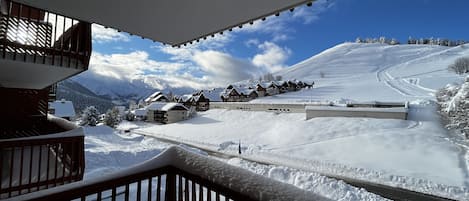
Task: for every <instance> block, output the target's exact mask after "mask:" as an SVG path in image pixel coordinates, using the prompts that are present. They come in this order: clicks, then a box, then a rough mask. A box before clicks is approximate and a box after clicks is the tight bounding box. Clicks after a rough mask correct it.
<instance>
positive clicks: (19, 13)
mask: <svg viewBox="0 0 469 201" xmlns="http://www.w3.org/2000/svg"><path fill="white" fill-rule="evenodd" d="M21 9H22V6H21V4H20V5H18V16H17V17H16V18H17V20H18V26H19V25H20V22H21V21H20V20H21ZM7 35H8V34H7ZM15 41H18V31H17V32H16V33H15ZM17 50H18V49H17V48H15V51H14V53H13V60H16V53H17Z"/></svg>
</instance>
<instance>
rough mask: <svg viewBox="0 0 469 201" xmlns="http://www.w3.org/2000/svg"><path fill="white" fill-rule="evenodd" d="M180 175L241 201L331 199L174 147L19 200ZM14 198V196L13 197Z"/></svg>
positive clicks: (72, 195)
mask: <svg viewBox="0 0 469 201" xmlns="http://www.w3.org/2000/svg"><path fill="white" fill-rule="evenodd" d="M168 173H169V174H171V173H173V174H180V175H182V176H187V177H188V178H191V179H194V181H196V182H200V180H202V181H203V182H206V183H208V184H209V185H211V186H213V188H216V189H219V190H222V191H223V193H228V194H231V195H228V196H227V197H230V198H231V197H238V199H239V197H242V198H243V199H241V200H296V201H302V200H329V199H327V198H324V197H322V196H319V195H316V194H314V193H312V192H309V191H305V190H302V189H299V188H297V187H295V186H293V185H290V184H286V183H282V182H279V181H275V180H273V179H270V178H267V177H264V176H262V175H258V174H255V173H253V172H250V171H248V170H245V169H242V168H239V167H235V166H231V165H228V164H226V163H224V162H221V161H218V160H215V159H211V158H208V157H206V156H202V155H199V154H196V153H192V152H190V151H187V150H185V149H184V148H182V147H176V146H173V147H170V148H168V149H166V150H165V151H164V152H162V153H161V154H160V155H158V156H156V157H155V158H153V159H151V160H148V161H146V162H143V163H141V164H139V165H137V166H134V167H132V168H129V169H127V170H123V171H120V172H115V173H111V174H109V175H106V176H103V177H100V178H95V179H89V180H86V181H79V182H75V183H71V184H66V185H63V186H59V187H55V188H51V189H47V190H43V191H39V192H35V193H32V194H26V195H22V196H19V197H15V198H14V199H19V200H51V199H55V198H58V199H60V200H72V199H76V198H80V197H83V196H87V195H92V194H94V193H99V192H102V191H104V190H111V189H113V188H116V187H119V186H122V185H125V184H130V183H133V182H135V181H141V180H142V179H148V178H151V177H155V176H158V175H162V174H168ZM11 200H13V199H11Z"/></svg>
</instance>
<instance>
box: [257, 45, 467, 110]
mask: <svg viewBox="0 0 469 201" xmlns="http://www.w3.org/2000/svg"><path fill="white" fill-rule="evenodd" d="M468 54H469V48H467V47H465V46H456V47H443V46H437V45H383V44H358V43H343V44H340V45H337V46H335V47H333V48H330V49H328V50H326V51H324V52H322V53H320V54H318V55H315V56H313V57H311V58H309V59H307V60H305V61H303V62H301V63H298V64H296V65H293V66H292V67H290V68H285V69H284V70H282V71H280V72H278V73H276V75H281V76H282V77H283V79H298V80H302V81H306V82H312V81H314V82H315V85H314V89H313V90H302V91H300V92H293V93H286V94H280V95H276V96H270V97H263V98H259V99H256V100H253V101H252V102H278V101H282V102H311V101H326V100H329V101H337V100H343V99H345V100H354V101H372V100H373V101H392V102H396V101H411V100H415V99H423V98H425V99H432V100H434V92H435V90H437V89H439V88H442V87H444V86H445V85H446V84H448V83H452V82H460V81H462V80H463V77H461V76H459V75H456V74H455V73H452V72H449V71H448V70H447V67H448V65H449V64H451V63H453V62H454V60H455V59H457V58H459V57H461V56H463V55H468ZM321 74H324V76H323V77H321ZM365 89H366V90H365Z"/></svg>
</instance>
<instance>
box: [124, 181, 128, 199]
mask: <svg viewBox="0 0 469 201" xmlns="http://www.w3.org/2000/svg"><path fill="white" fill-rule="evenodd" d="M124 200H125V201H129V184H126V185H125V197H124Z"/></svg>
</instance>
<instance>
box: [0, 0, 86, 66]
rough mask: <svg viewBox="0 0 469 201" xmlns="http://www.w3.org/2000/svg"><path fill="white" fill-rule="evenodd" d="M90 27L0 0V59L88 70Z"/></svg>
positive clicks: (60, 16) (73, 20)
mask: <svg viewBox="0 0 469 201" xmlns="http://www.w3.org/2000/svg"><path fill="white" fill-rule="evenodd" d="M90 55H91V24H90V23H87V22H82V21H79V20H76V19H72V18H68V17H65V16H62V15H58V14H54V13H51V12H48V11H45V10H41V9H38V8H33V7H30V6H27V5H23V4H20V3H17V2H13V1H11V0H0V58H2V59H12V60H17V61H24V62H31V63H38V64H46V65H55V66H62V67H70V68H79V69H85V70H86V69H87V68H88V64H89V59H90Z"/></svg>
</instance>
